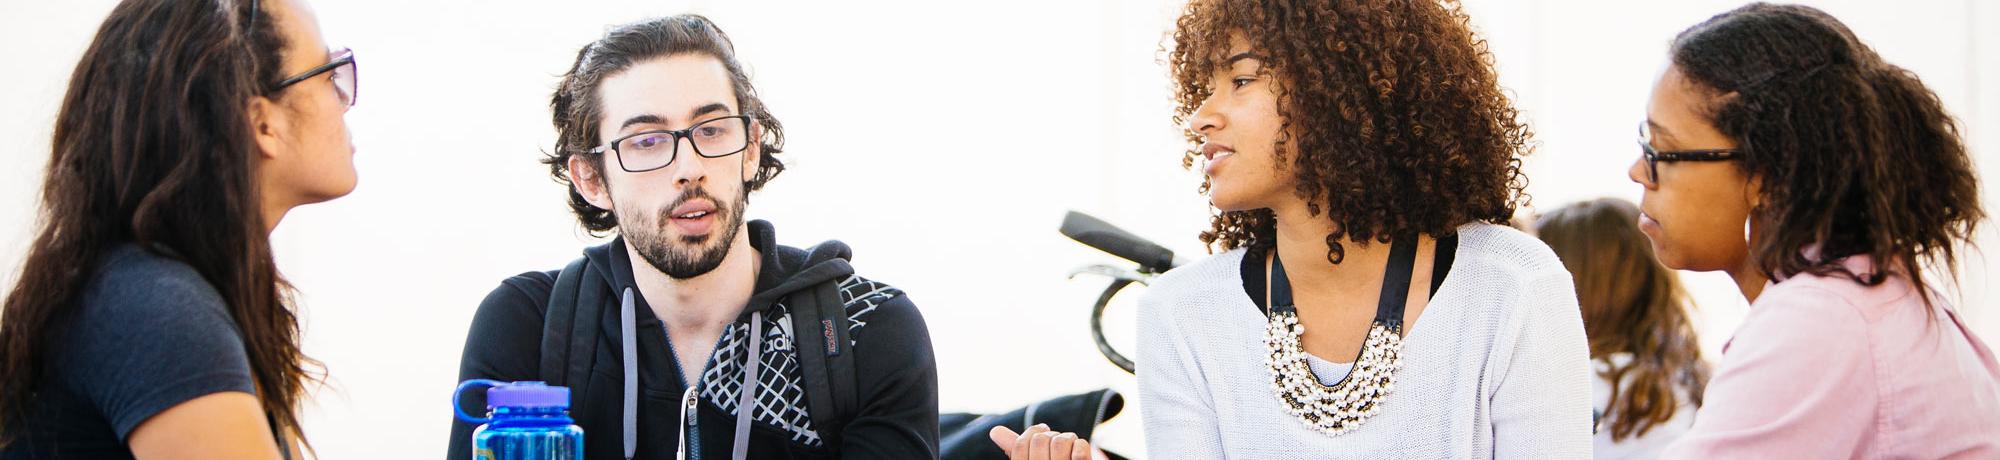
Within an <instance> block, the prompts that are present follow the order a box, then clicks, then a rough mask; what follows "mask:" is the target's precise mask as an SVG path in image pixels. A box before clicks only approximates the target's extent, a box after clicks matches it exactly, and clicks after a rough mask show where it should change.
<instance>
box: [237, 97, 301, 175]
mask: <svg viewBox="0 0 2000 460" xmlns="http://www.w3.org/2000/svg"><path fill="white" fill-rule="evenodd" d="M247 115H248V116H249V117H250V120H249V121H250V131H251V137H253V138H254V139H255V140H256V144H257V155H258V156H259V158H261V159H264V160H271V159H274V158H277V157H278V156H279V155H280V154H281V153H282V152H284V151H285V145H286V143H285V140H286V139H288V138H290V135H291V133H290V132H289V131H287V128H288V127H290V126H291V123H290V121H291V120H290V118H288V117H289V113H288V112H286V111H284V110H282V109H281V108H279V107H278V103H277V101H273V100H271V99H270V98H266V97H263V96H257V97H252V98H250V107H249V113H248V114H247Z"/></svg>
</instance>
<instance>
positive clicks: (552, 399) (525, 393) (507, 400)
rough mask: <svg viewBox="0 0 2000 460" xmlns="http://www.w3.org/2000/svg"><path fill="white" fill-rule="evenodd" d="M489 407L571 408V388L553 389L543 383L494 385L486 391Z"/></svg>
mask: <svg viewBox="0 0 2000 460" xmlns="http://www.w3.org/2000/svg"><path fill="white" fill-rule="evenodd" d="M486 406H487V407H560V408H564V409H567V408H569V388H565V387H552V386H548V384H545V383H542V382H514V383H503V384H499V385H494V386H493V388H492V389H489V390H486Z"/></svg>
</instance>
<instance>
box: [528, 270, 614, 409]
mask: <svg viewBox="0 0 2000 460" xmlns="http://www.w3.org/2000/svg"><path fill="white" fill-rule="evenodd" d="M588 264H589V260H587V259H586V258H581V257H579V258H577V259H576V261H574V262H570V263H569V265H568V266H566V267H563V270H562V272H561V273H560V274H558V275H556V281H555V285H554V286H553V287H552V288H551V289H550V291H549V300H548V309H547V310H546V311H544V312H543V313H542V357H541V373H540V374H539V375H540V376H541V379H542V381H544V382H547V383H548V384H549V385H550V386H563V387H569V391H570V401H574V402H578V403H579V404H574V406H576V407H577V409H582V407H581V406H583V404H581V403H587V402H589V401H591V399H590V398H589V397H588V395H587V394H586V393H587V392H588V390H589V389H590V385H589V383H590V382H589V381H588V380H589V378H590V367H591V365H592V364H595V363H593V362H592V361H593V360H594V358H596V357H597V342H598V334H599V333H600V329H599V327H600V326H599V325H598V320H599V317H601V316H603V314H604V305H603V304H602V303H601V302H600V301H598V300H600V299H595V297H598V296H589V297H593V298H592V299H583V298H582V297H584V296H583V295H582V294H581V292H580V291H581V289H580V288H581V287H582V285H583V281H584V278H585V275H586V273H585V272H586V271H587V270H588V268H587V265H588Z"/></svg>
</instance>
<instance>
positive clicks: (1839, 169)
mask: <svg viewBox="0 0 2000 460" xmlns="http://www.w3.org/2000/svg"><path fill="white" fill-rule="evenodd" d="M1668 55H1669V56H1671V58H1672V59H1673V65H1674V68H1676V69H1678V70H1679V71H1680V72H1681V73H1682V74H1683V75H1686V76H1687V77H1688V79H1689V80H1691V81H1692V82H1693V83H1694V84H1695V86H1696V87H1697V88H1699V89H1701V90H1703V91H1705V92H1708V93H1710V94H1708V95H1709V96H1711V97H1712V99H1711V101H1710V103H1709V105H1708V106H1707V107H1705V111H1706V114H1705V115H1707V116H1708V118H1709V120H1710V121H1712V122H1714V124H1715V127H1716V129H1718V130H1720V131H1721V132H1722V134H1723V135H1726V136H1729V138H1730V139H1733V140H1735V141H1736V143H1737V144H1736V150H1737V152H1738V154H1739V155H1741V157H1742V160H1741V161H1737V162H1735V163H1736V164H1737V165H1738V166H1739V167H1741V168H1742V169H1743V171H1744V172H1745V173H1747V174H1748V175H1749V176H1750V177H1752V178H1753V179H1755V180H1758V181H1760V184H1761V190H1760V192H1759V193H1760V195H1762V196H1761V197H1760V198H1762V202H1761V203H1760V204H1759V205H1758V208H1757V209H1755V210H1753V212H1752V214H1751V216H1752V217H1751V218H1752V219H1754V220H1755V221H1756V222H1757V224H1758V227H1759V228H1761V229H1763V230H1764V231H1762V232H1761V233H1762V234H1763V235H1764V236H1762V237H1759V238H1758V239H1757V241H1754V242H1752V246H1751V248H1750V257H1751V259H1752V260H1755V261H1756V264H1757V267H1758V269H1759V270H1762V271H1763V273H1764V275H1765V276H1767V277H1771V278H1772V279H1780V278H1785V277H1790V276H1795V275H1798V274H1800V273H1810V274H1815V275H1827V276H1844V277H1847V278H1849V279H1852V280H1854V281H1855V282H1858V283H1861V284H1863V285H1868V286H1874V285H1877V284H1881V283H1882V282H1883V281H1884V280H1885V279H1887V277H1888V276H1889V275H1890V274H1892V273H1900V274H1903V275H1905V276H1908V277H1909V279H1910V281H1911V284H1912V285H1914V286H1915V287H1916V288H1918V292H1921V293H1924V294H1925V301H1926V302H1928V301H1930V298H1931V294H1932V292H1930V289H1928V288H1929V287H1930V286H1929V285H1928V284H1927V283H1926V282H1925V281H1924V276H1923V275H1924V273H1923V270H1922V265H1924V262H1932V263H1939V264H1942V265H1943V266H1946V267H1949V266H1952V265H1954V264H1955V263H1956V260H1957V259H1956V257H1957V253H1956V252H1955V251H1956V249H1955V247H1956V246H1958V245H1959V244H1963V243H1965V242H1967V241H1969V239H1970V237H1971V235H1972V233H1973V230H1974V227H1975V225H1976V224H1977V223H1978V222H1979V221H1980V220H1982V219H1983V218H1984V217H1985V212H1984V211H1983V210H1981V209H1980V206H1979V179H1978V177H1977V174H1976V173H1975V172H1974V170H1973V167H1972V158H1971V157H1970V156H1969V155H1968V154H1967V152H1966V149H1965V144H1964V143H1963V142H1962V141H1961V140H1960V139H1959V132H1958V126H1957V124H1956V123H1955V122H1954V121H1953V120H1952V118H1951V115H1950V114H1948V113H1946V112H1945V110H1944V104H1943V103H1942V102H1940V101H1939V100H1938V97H1937V94H1935V93H1932V92H1931V90H1930V88H1926V87H1925V86H1924V84H1923V82H1922V81H1921V80H1919V79H1917V76H1916V74H1913V73H1911V72H1910V71H1908V70H1904V69H1903V68H1901V67H1897V66H1895V65H1894V64H1890V63H1888V62H1886V61H1883V60H1882V57H1881V56H1880V55H1877V54H1875V51H1874V50H1873V49H1870V48H1869V47H1868V45H1866V44H1863V43H1862V42H1861V40H1860V39H1859V38H1856V37H1855V36H1854V32H1853V31H1850V30H1848V29H1847V26H1846V25H1843V24H1841V23H1840V21H1839V20H1837V19H1834V18H1833V16H1830V15H1828V14H1826V12H1824V11H1820V10H1817V9H1813V8H1811V7H1806V6H1798V5H1771V4H1765V3H1753V4H1750V5H1745V6H1743V7H1741V8H1737V9H1735V10H1732V11H1729V12H1726V13H1722V14H1719V15H1716V16H1715V17H1713V18H1709V20H1707V21H1703V22H1702V23H1700V24H1696V25H1695V26H1694V27H1690V28H1688V29H1687V30H1686V31H1683V32H1681V33H1680V35H1679V36H1678V37H1675V38H1674V41H1673V45H1672V48H1671V49H1670V50H1669V51H1668ZM1807 248H1817V251H1816V254H1808V253H1807ZM1856 255H1860V256H1867V257H1869V258H1870V259H1873V261H1874V263H1875V266H1876V267H1877V269H1876V270H1874V272H1872V273H1853V272H1851V271H1849V270H1848V269H1847V268H1846V267H1845V266H1843V265H1841V262H1840V261H1841V259H1843V258H1846V257H1848V256H1856Z"/></svg>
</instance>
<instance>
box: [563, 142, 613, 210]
mask: <svg viewBox="0 0 2000 460" xmlns="http://www.w3.org/2000/svg"><path fill="white" fill-rule="evenodd" d="M583 157H584V156H583V155H570V157H569V183H570V186H571V187H576V193H577V194H578V195H583V201H585V202H588V203H590V205H591V206H596V207H597V208H598V209H603V210H610V209H611V192H610V190H609V189H608V188H607V187H608V186H607V184H605V182H604V174H603V171H602V170H600V169H598V165H594V164H591V162H590V160H586V159H584V158H583Z"/></svg>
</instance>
